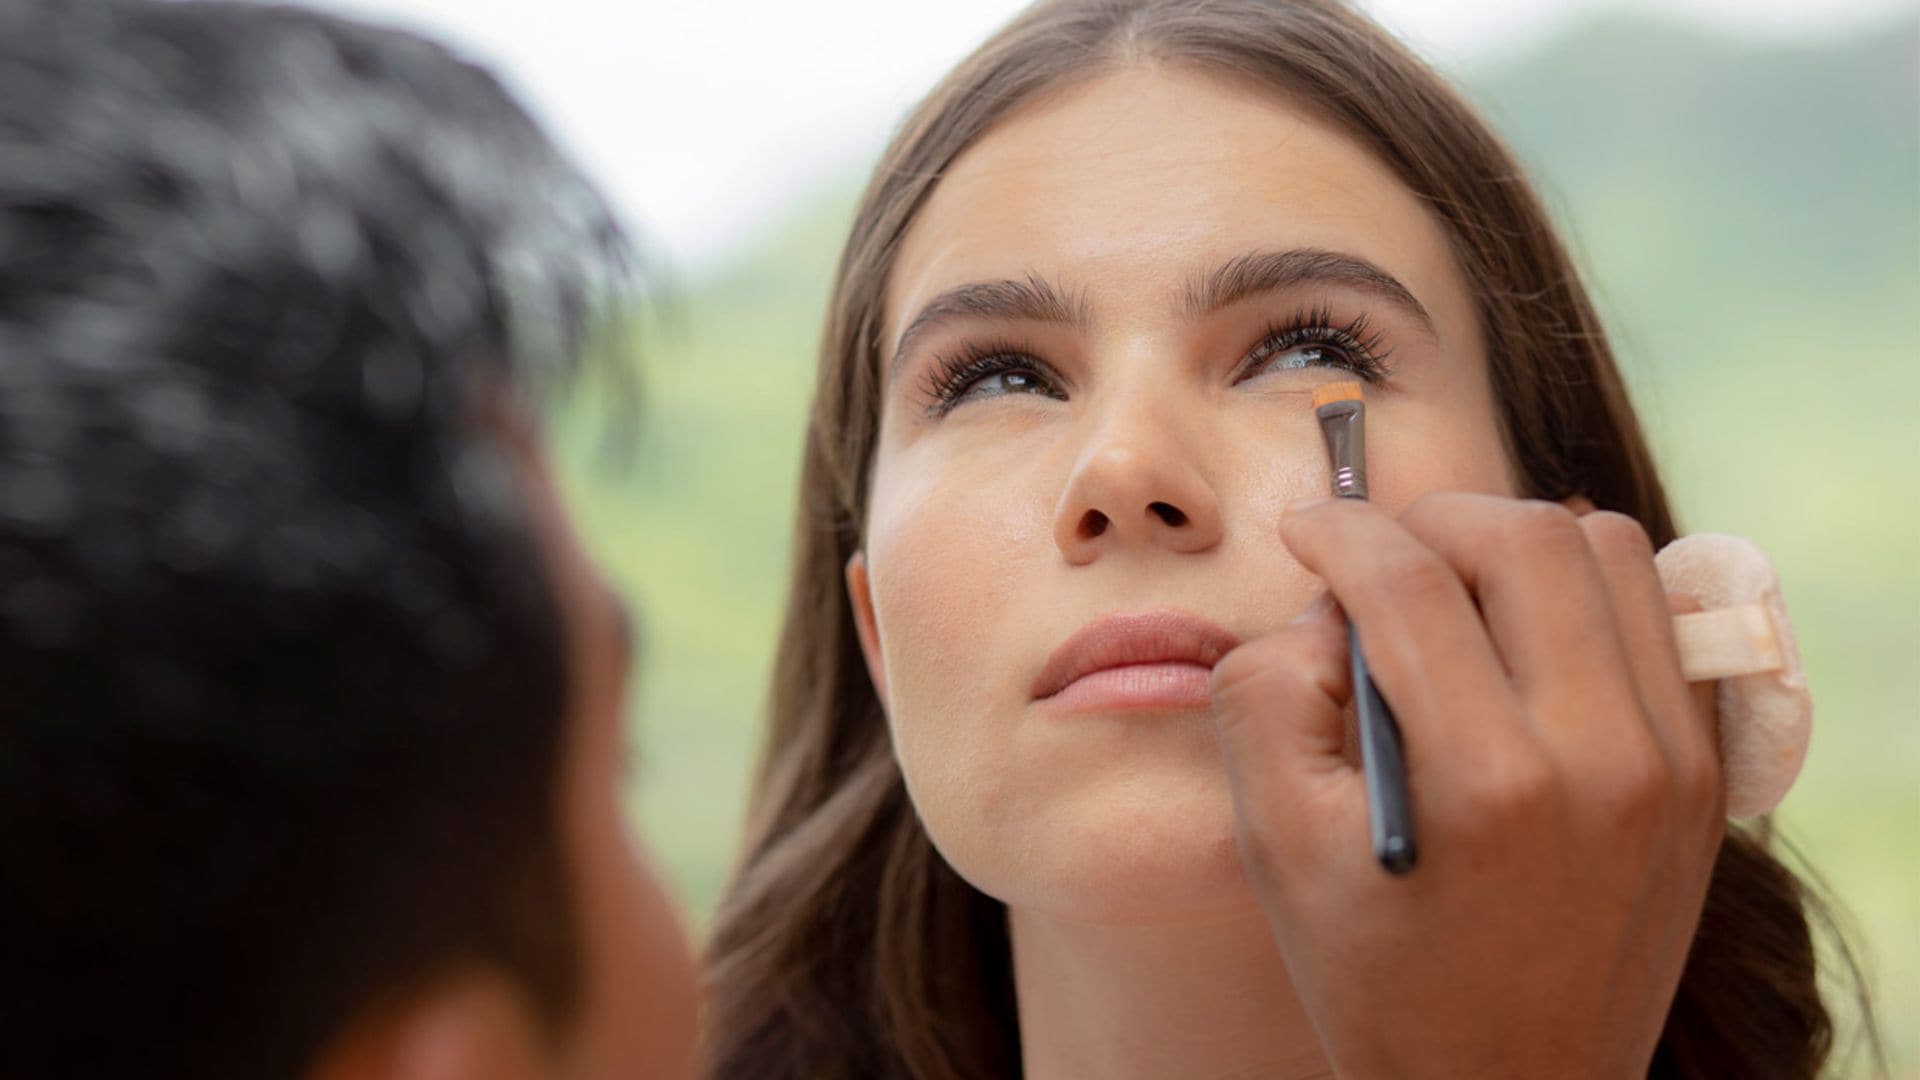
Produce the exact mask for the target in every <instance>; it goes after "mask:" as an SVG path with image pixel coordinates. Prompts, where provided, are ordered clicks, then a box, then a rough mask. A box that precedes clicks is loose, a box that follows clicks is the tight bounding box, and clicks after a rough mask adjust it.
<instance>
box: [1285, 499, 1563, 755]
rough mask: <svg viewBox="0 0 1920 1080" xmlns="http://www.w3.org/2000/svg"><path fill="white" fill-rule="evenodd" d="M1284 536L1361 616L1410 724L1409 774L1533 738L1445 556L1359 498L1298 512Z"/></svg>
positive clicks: (1392, 701)
mask: <svg viewBox="0 0 1920 1080" xmlns="http://www.w3.org/2000/svg"><path fill="white" fill-rule="evenodd" d="M1281 536H1282V538H1283V539H1284V540H1285V541H1286V543H1287V546H1288V547H1289V548H1290V549H1291V550H1292V551H1293V554H1294V557H1295V558H1298V559H1299V560H1300V561H1301V563H1302V564H1303V565H1305V566H1306V568H1307V569H1308V570H1311V571H1312V572H1314V573H1316V574H1318V575H1320V576H1321V577H1322V578H1325V579H1326V581H1327V584H1328V587H1329V588H1330V589H1331V590H1332V592H1333V594H1334V596H1335V597H1336V598H1337V599H1338V600H1339V602H1340V604H1341V606H1342V607H1343V608H1345V609H1346V614H1347V617H1348V618H1349V619H1351V620H1353V624H1354V627H1355V628H1356V630H1357V632H1358V633H1359V636H1360V646H1361V649H1362V650H1363V651H1364V652H1365V653H1366V656H1367V664H1368V666H1369V667H1370V668H1371V669H1372V671H1373V676H1374V681H1375V682H1376V683H1377V684H1378V685H1379V687H1380V692H1381V695H1382V696H1383V697H1385V698H1386V700H1387V704H1388V706H1389V707H1390V708H1392V709H1393V712H1394V715H1395V716H1396V717H1397V718H1398V719H1399V721H1400V724H1401V727H1402V728H1403V729H1404V733H1405V735H1406V754H1407V767H1408V771H1409V773H1420V772H1423V771H1430V772H1431V773H1432V774H1433V775H1439V772H1440V770H1439V765H1440V759H1441V757H1442V756H1444V755H1445V754H1446V753H1447V752H1448V751H1449V750H1452V749H1453V748H1466V749H1468V750H1470V751H1471V752H1472V753H1473V754H1474V755H1475V756H1476V757H1477V758H1480V759H1482V760H1485V759H1486V758H1488V757H1489V756H1491V755H1497V754H1498V753H1499V751H1500V748H1501V747H1511V740H1512V739H1514V738H1515V737H1516V736H1519V737H1524V738H1526V739H1527V740H1528V741H1530V742H1531V741H1532V737H1531V735H1530V734H1528V732H1527V729H1526V725H1525V723H1524V721H1523V720H1522V719H1521V718H1520V715H1519V712H1520V710H1519V702H1518V699H1517V698H1516V697H1515V695H1514V693H1513V688H1512V687H1511V686H1510V685H1509V682H1508V679H1507V676H1506V672H1505V671H1504V670H1503V669H1502V667H1501V665H1500V659H1499V657H1498V655H1497V654H1496V653H1495V652H1494V649H1493V645H1492V643H1491V641H1490V640H1489V639H1488V637H1487V631H1486V628H1485V627H1484V626H1483V625H1482V623H1481V620H1480V614H1479V612H1478V611H1477V610H1476V609H1475V608H1474V604H1473V598H1472V597H1471V596H1470V595H1468V592H1467V589H1466V586H1465V585H1464V584H1462V583H1461V581H1460V578H1459V576H1458V575H1457V574H1455V573H1454V571H1453V569H1452V568H1451V567H1450V566H1449V565H1448V564H1447V562H1446V560H1444V559H1442V558H1441V557H1440V556H1439V555H1438V554H1436V553H1435V552H1434V551H1433V550H1432V549H1431V548H1429V547H1427V546H1426V545H1425V544H1423V543H1421V542H1420V540H1418V539H1417V538H1416V537H1414V536H1413V534H1412V533H1410V532H1408V531H1407V529H1406V528H1405V527H1404V526H1403V525H1401V524H1400V523H1399V522H1397V521H1395V520H1394V519H1393V518H1392V517H1391V516H1389V515H1388V514H1386V513H1385V512H1383V511H1382V510H1380V509H1379V508H1377V507H1374V506H1371V505H1369V504H1367V503H1365V502H1361V501H1359V500H1354V499H1333V500H1328V501H1324V502H1318V503H1314V504H1312V505H1309V506H1297V507H1294V508H1290V509H1289V511H1288V513H1287V515H1286V516H1285V517H1284V518H1282V520H1281Z"/></svg>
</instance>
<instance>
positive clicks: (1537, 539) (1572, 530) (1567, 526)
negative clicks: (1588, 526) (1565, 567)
mask: <svg viewBox="0 0 1920 1080" xmlns="http://www.w3.org/2000/svg"><path fill="white" fill-rule="evenodd" d="M1508 536H1509V537H1510V538H1511V539H1512V540H1513V541H1514V542H1516V543H1518V544H1520V545H1522V546H1524V547H1527V548H1530V549H1534V550H1547V551H1554V552H1561V551H1570V550H1573V549H1575V548H1584V547H1586V544H1587V535H1586V533H1585V532H1584V531H1582V530H1581V528H1580V519H1579V518H1577V517H1575V516H1574V513H1573V511H1572V510H1569V509H1567V508H1566V507H1564V506H1562V505H1560V504H1559V503H1557V502H1548V501H1546V500H1544V499H1523V500H1521V501H1520V502H1519V504H1518V505H1517V506H1515V507H1514V508H1513V519H1512V522H1511V524H1510V526H1509V529H1508Z"/></svg>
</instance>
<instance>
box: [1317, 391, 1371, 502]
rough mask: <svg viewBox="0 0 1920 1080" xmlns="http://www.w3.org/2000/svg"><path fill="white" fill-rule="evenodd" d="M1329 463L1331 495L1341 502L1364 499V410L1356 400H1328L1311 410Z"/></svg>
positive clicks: (1365, 436)
mask: <svg viewBox="0 0 1920 1080" xmlns="http://www.w3.org/2000/svg"><path fill="white" fill-rule="evenodd" d="M1314 411H1315V414H1316V415H1318V416H1319V417H1320V433H1321V434H1322V435H1324V436H1326V439H1327V457H1328V459H1329V460H1330V461H1331V462H1332V463H1333V493H1334V494H1335V495H1338V496H1340V497H1341V498H1345V499H1364V498H1366V497H1367V428H1366V418H1367V417H1366V409H1365V407H1364V406H1363V405H1362V404H1361V403H1360V402H1358V401H1330V402H1328V403H1326V404H1325V405H1322V406H1320V408H1318V409H1316V410H1314Z"/></svg>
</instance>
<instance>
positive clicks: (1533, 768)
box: [1466, 752, 1558, 824]
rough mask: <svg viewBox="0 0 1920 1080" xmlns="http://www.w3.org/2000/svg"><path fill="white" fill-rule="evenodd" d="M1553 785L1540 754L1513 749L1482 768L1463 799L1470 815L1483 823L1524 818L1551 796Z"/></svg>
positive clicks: (1555, 783) (1555, 782)
mask: <svg viewBox="0 0 1920 1080" xmlns="http://www.w3.org/2000/svg"><path fill="white" fill-rule="evenodd" d="M1557 786H1558V777H1557V776H1556V774H1555V771H1554V768H1553V765H1552V763H1551V762H1549V761H1548V760H1547V759H1546V756H1545V755H1544V754H1539V753H1531V752H1529V753H1514V754H1510V755H1508V756H1507V757H1506V759H1505V760H1503V761H1501V762H1500V763H1499V764H1498V765H1496V766H1493V767H1491V768H1488V769H1486V770H1485V771H1484V772H1483V774H1482V779H1481V781H1480V782H1479V783H1478V784H1476V785H1474V786H1473V787H1472V788H1471V789H1469V791H1468V795H1467V799H1466V803H1467V806H1468V810H1469V813H1470V815H1471V816H1472V817H1473V818H1474V819H1476V820H1478V821H1481V822H1484V823H1495V824H1497V823H1505V822H1513V821H1524V820H1526V819H1528V818H1530V817H1532V816H1534V815H1535V814H1537V813H1538V812H1539V811H1540V810H1541V809H1542V808H1543V807H1545V806H1547V805H1549V804H1550V803H1551V802H1552V801H1553V800H1554V798H1555V797H1556V790H1557Z"/></svg>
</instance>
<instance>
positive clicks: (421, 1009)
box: [307, 971, 552, 1080]
mask: <svg viewBox="0 0 1920 1080" xmlns="http://www.w3.org/2000/svg"><path fill="white" fill-rule="evenodd" d="M545 1043H546V1040H545V1038H544V1037H543V1036H542V1034H541V1029H540V1023H539V1021H538V1019H537V1018H536V1017H535V1016H534V1015H533V1011H532V1008H531V1005H530V1004H529V1003H528V1002H527V1000H526V998H525V996H524V995H523V994H521V993H520V991H519V990H518V989H517V988H516V987H515V986H514V985H513V984H512V983H510V982H509V981H508V980H507V979H505V978H503V977H501V976H499V975H496V974H492V973H487V972H479V971H467V972H462V973H459V974H455V975H449V976H447V977H445V978H442V979H440V980H438V981H437V982H435V983H434V984H432V985H430V986H428V987H426V988H424V989H422V990H420V991H418V992H416V993H414V994H412V995H410V996H409V997H407V998H405V999H403V1000H400V1001H394V1002H389V1003H386V1004H384V1005H375V1006H371V1007H369V1008H367V1009H366V1010H365V1011H364V1012H362V1014H361V1015H360V1016H358V1017H356V1018H355V1019H353V1020H352V1021H350V1022H349V1023H348V1025H347V1027H346V1029H345V1030H343V1031H341V1032H340V1033H338V1034H337V1035H336V1036H335V1037H334V1038H333V1039H332V1040H331V1041H330V1042H329V1043H328V1044H327V1045H326V1046H325V1047H324V1048H323V1049H322V1050H321V1052H320V1055H319V1057H318V1059H317V1060H316V1061H315V1062H314V1063H313V1068H312V1071H311V1072H309V1073H308V1074H307V1075H308V1077H309V1080H534V1078H536V1077H544V1076H549V1075H551V1074H552V1068H551V1064H552V1063H550V1062H548V1061H546V1060H545V1058H546V1050H545V1049H544V1047H545Z"/></svg>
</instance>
